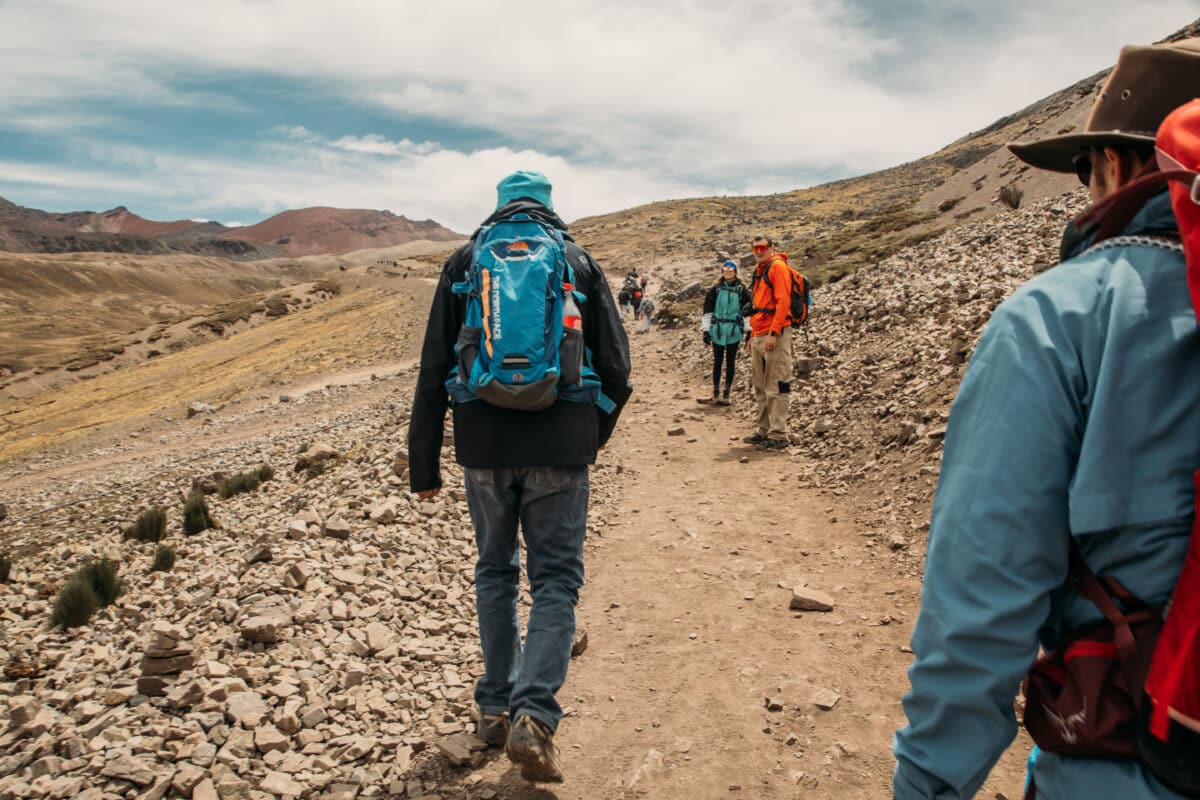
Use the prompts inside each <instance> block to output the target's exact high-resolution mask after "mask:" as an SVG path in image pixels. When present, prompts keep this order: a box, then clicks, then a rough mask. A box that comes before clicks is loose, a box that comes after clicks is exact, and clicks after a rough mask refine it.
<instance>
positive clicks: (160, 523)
mask: <svg viewBox="0 0 1200 800" xmlns="http://www.w3.org/2000/svg"><path fill="white" fill-rule="evenodd" d="M166 532H167V512H166V511H164V510H163V509H161V508H160V507H158V506H154V507H153V508H147V509H146V510H145V511H143V512H142V513H141V514H138V518H137V521H136V522H134V523H133V524H132V525H130V526H129V527H128V528H126V529H125V538H126V539H135V540H137V541H139V542H157V541H159V540H160V539H162V538H163V534H165V533H166Z"/></svg>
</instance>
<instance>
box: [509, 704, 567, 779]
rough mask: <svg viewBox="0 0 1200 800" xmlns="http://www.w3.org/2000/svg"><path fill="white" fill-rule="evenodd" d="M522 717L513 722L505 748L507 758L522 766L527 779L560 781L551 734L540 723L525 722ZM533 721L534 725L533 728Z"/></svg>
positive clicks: (522, 772) (522, 773)
mask: <svg viewBox="0 0 1200 800" xmlns="http://www.w3.org/2000/svg"><path fill="white" fill-rule="evenodd" d="M526 719H527V718H526V717H521V718H520V720H519V721H518V722H515V723H513V725H512V729H511V730H510V732H509V734H508V742H507V743H506V744H505V746H504V752H505V753H506V754H507V755H508V760H509V761H512V762H513V763H514V764H519V765H520V766H521V777H522V778H524V779H525V780H527V781H529V782H530V783H562V779H563V775H562V770H561V769H560V768H559V766H558V751H557V748H555V747H554V741H553V739H554V737H553V735H552V734H550V733H549V732H548V731H546V730H545V726H542V725H540V723H536V721H535V722H533V723H527V722H526ZM533 725H537V726H538V729H537V731H536V732H535V730H533Z"/></svg>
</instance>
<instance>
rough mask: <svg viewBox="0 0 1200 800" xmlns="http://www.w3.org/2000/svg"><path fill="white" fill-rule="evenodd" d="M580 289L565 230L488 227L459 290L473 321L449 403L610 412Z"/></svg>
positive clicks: (459, 348)
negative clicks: (586, 407)
mask: <svg viewBox="0 0 1200 800" xmlns="http://www.w3.org/2000/svg"><path fill="white" fill-rule="evenodd" d="M574 283H575V280H574V271H573V270H572V269H571V265H570V263H569V262H568V261H567V256H566V244H565V242H564V240H563V235H562V232H561V231H559V230H558V229H556V228H554V227H551V226H548V225H544V224H542V223H540V222H537V221H536V220H534V219H532V218H531V217H529V216H528V215H527V214H517V215H515V216H513V217H511V218H509V219H506V220H501V221H500V222H496V223H493V224H491V225H486V226H484V227H483V228H481V229H480V231H479V233H478V234H477V235H476V236H475V243H474V249H473V251H472V255H471V266H470V267H469V268H468V269H467V274H466V276H465V278H464V279H463V280H462V281H460V282H458V283H455V284H454V285H453V287H452V289H453V291H454V293H455V294H460V295H466V297H467V316H466V319H465V320H464V322H463V326H462V329H461V330H460V331H459V333H458V341H457V342H456V343H455V345H454V352H455V355H456V356H457V359H456V361H457V363H456V365H455V367H454V368H453V369H451V370H450V376H449V378H447V380H446V391H447V392H448V393H449V395H450V399H451V400H452V401H453V402H454V403H455V404H458V403H469V402H472V401H474V400H484V401H486V402H488V403H491V404H492V405H495V406H500V407H502V408H513V409H518V410H521V411H541V410H543V409H546V408H549V407H550V406H551V405H553V404H554V401H555V400H556V399H558V398H559V397H561V398H563V399H564V400H571V401H573V402H579V403H594V404H595V405H597V406H599V407H600V408H601V409H603V410H604V411H606V412H611V411H612V409H613V407H614V406H613V403H612V401H611V400H609V399H608V398H607V397H605V396H604V395H603V394H602V393H601V392H600V379H599V377H598V376H597V375H596V372H595V370H593V369H592V366H591V364H592V357H591V353H590V352H588V350H587V347H586V346H585V345H584V341H583V324H582V316H581V314H580V311H579V305H580V304H582V303H584V302H586V301H587V296H586V295H584V294H583V293H581V292H578V291H575V290H574Z"/></svg>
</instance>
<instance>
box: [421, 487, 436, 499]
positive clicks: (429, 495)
mask: <svg viewBox="0 0 1200 800" xmlns="http://www.w3.org/2000/svg"><path fill="white" fill-rule="evenodd" d="M440 491H441V489H440V488H438V489H426V490H425V491H423V492H417V497H419V498H421V499H422V500H432V499H433V498H435V497H437V493H438V492H440Z"/></svg>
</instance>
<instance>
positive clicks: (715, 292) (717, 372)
mask: <svg viewBox="0 0 1200 800" xmlns="http://www.w3.org/2000/svg"><path fill="white" fill-rule="evenodd" d="M751 302H752V301H751V297H750V290H748V289H747V288H746V284H744V283H742V281H741V279H740V278H739V277H738V265H737V262H736V261H732V260H730V261H726V262H725V263H724V264H722V265H721V276H720V277H719V278H717V282H716V283H714V284H713V285H712V286H711V287H710V288H709V290H708V294H706V295H705V296H704V310H703V316H702V317H701V318H700V330H701V332H702V335H703V339H704V343H705V344H706V345H711V346H712V352H713V367H712V387H713V389H712V402H713V403H714V404H716V405H726V406H727V405H729V404H730V403H731V402H732V401H731V400H730V399H729V393H730V390H731V389H732V387H733V368H734V364H735V363H736V361H737V354H738V345H739V344H741V341H742V339H743V338H745V332H746V330H747V329H748V327H749V325H748V323H747V321H746V319H745V317H743V316H742V307H743V306H748V305H750V304H751ZM722 364H724V367H725V391H724V393H722V392H721V366H722Z"/></svg>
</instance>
